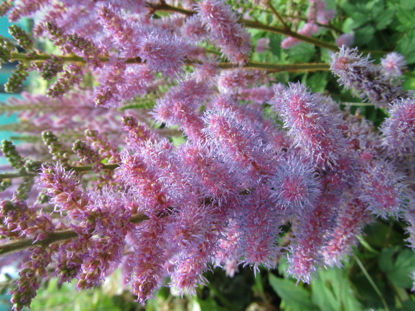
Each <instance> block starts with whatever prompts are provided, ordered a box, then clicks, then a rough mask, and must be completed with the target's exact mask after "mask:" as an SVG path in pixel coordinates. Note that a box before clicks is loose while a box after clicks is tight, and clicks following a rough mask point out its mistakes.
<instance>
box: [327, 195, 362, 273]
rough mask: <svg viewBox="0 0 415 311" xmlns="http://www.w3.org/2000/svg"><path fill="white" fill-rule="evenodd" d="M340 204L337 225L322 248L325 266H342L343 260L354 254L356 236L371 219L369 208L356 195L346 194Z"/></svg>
mask: <svg viewBox="0 0 415 311" xmlns="http://www.w3.org/2000/svg"><path fill="white" fill-rule="evenodd" d="M340 204H341V205H340V208H339V212H338V215H337V216H336V224H335V225H334V227H333V228H332V229H331V230H330V232H329V234H328V240H327V242H326V243H325V245H324V246H323V248H322V254H323V257H324V264H326V265H328V266H329V267H333V266H338V267H341V266H342V263H341V260H342V259H343V258H344V257H345V256H346V255H349V254H351V253H352V247H353V246H354V245H356V244H357V239H356V236H357V235H359V234H361V231H362V227H363V225H365V223H366V222H367V221H368V220H369V219H370V218H369V213H368V211H367V207H366V206H365V204H364V203H363V202H362V201H360V200H359V199H356V198H355V194H351V195H350V193H347V194H345V195H344V196H343V198H342V200H341V203H340Z"/></svg>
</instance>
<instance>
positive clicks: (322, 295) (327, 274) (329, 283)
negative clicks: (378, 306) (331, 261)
mask: <svg viewBox="0 0 415 311" xmlns="http://www.w3.org/2000/svg"><path fill="white" fill-rule="evenodd" d="M311 289H312V293H311V299H312V302H313V303H315V304H316V305H318V306H319V307H320V310H322V311H337V310H343V311H358V310H362V306H361V305H360V303H359V301H358V300H357V299H356V297H355V294H354V292H353V289H352V287H351V285H350V281H349V279H348V278H347V275H346V272H345V271H344V270H340V269H339V268H332V269H329V270H323V269H320V270H319V271H318V277H316V278H314V279H313V280H312V281H311Z"/></svg>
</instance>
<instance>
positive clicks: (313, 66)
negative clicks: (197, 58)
mask: <svg viewBox="0 0 415 311" xmlns="http://www.w3.org/2000/svg"><path fill="white" fill-rule="evenodd" d="M52 57H59V58H61V59H62V60H63V61H67V62H71V61H75V62H85V59H83V58H82V57H80V56H76V55H69V56H68V55H63V56H58V55H49V54H30V55H26V54H22V53H14V54H12V55H11V58H12V59H14V60H25V61H34V60H46V59H51V58H52ZM99 59H100V60H102V61H106V60H108V58H107V57H99ZM124 61H125V62H126V63H135V62H137V63H141V62H142V61H141V59H139V58H127V59H124ZM194 63H197V62H188V65H192V64H194ZM218 67H219V68H222V69H233V68H244V69H252V70H256V69H261V70H266V71H268V72H281V71H288V72H297V71H327V70H329V68H330V66H329V65H328V64H325V63H304V64H269V63H257V62H248V63H246V64H245V65H243V66H241V65H240V64H237V63H228V62H223V63H219V64H218ZM16 109H17V108H16Z"/></svg>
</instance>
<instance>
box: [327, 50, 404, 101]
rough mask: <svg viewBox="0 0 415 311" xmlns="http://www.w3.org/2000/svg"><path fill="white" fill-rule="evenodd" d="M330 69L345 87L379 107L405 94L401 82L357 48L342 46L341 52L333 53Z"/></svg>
mask: <svg viewBox="0 0 415 311" xmlns="http://www.w3.org/2000/svg"><path fill="white" fill-rule="evenodd" d="M330 70H331V71H332V73H334V74H335V75H337V77H338V81H339V83H340V84H342V85H343V86H344V88H345V89H348V90H353V91H354V92H355V94H356V95H357V96H359V97H360V98H362V99H365V100H366V99H367V100H368V101H369V102H371V103H372V104H374V105H375V106H377V107H381V108H382V107H385V106H386V105H388V104H389V103H391V102H392V101H394V100H396V99H397V98H398V97H401V96H405V92H404V91H403V90H402V87H401V84H400V82H399V81H396V79H391V78H390V77H388V76H386V75H385V74H384V73H383V72H382V70H381V69H380V67H379V66H378V65H374V64H373V63H372V61H371V60H370V59H369V56H366V57H363V56H362V54H358V50H357V48H354V49H350V48H347V47H345V46H342V47H341V48H340V51H339V52H337V53H333V54H332V55H331V64H330Z"/></svg>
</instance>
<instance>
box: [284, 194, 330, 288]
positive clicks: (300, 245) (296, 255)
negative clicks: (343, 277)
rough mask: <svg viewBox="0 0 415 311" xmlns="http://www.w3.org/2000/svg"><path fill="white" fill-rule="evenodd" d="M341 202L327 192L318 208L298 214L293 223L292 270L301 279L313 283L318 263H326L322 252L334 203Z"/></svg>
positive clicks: (290, 271) (290, 247)
mask: <svg viewBox="0 0 415 311" xmlns="http://www.w3.org/2000/svg"><path fill="white" fill-rule="evenodd" d="M337 203H338V199H337V200H336V199H335V198H334V196H333V195H331V194H329V193H323V194H322V196H321V197H320V201H319V202H318V204H317V205H316V206H315V207H314V209H308V210H305V213H303V214H301V215H298V216H297V219H296V222H295V223H294V224H293V235H294V239H293V240H292V241H291V244H290V246H289V253H288V271H287V272H288V273H289V274H290V275H292V276H294V277H295V278H296V279H297V283H298V282H300V281H303V282H305V283H309V282H310V280H311V277H312V275H313V274H314V273H315V272H316V270H317V266H320V265H322V263H323V256H322V254H321V252H320V250H321V247H322V246H323V245H324V242H325V236H326V233H327V231H328V230H329V229H330V228H331V227H332V222H333V221H332V219H333V213H334V211H333V209H332V206H333V205H334V206H335V204H337Z"/></svg>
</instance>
